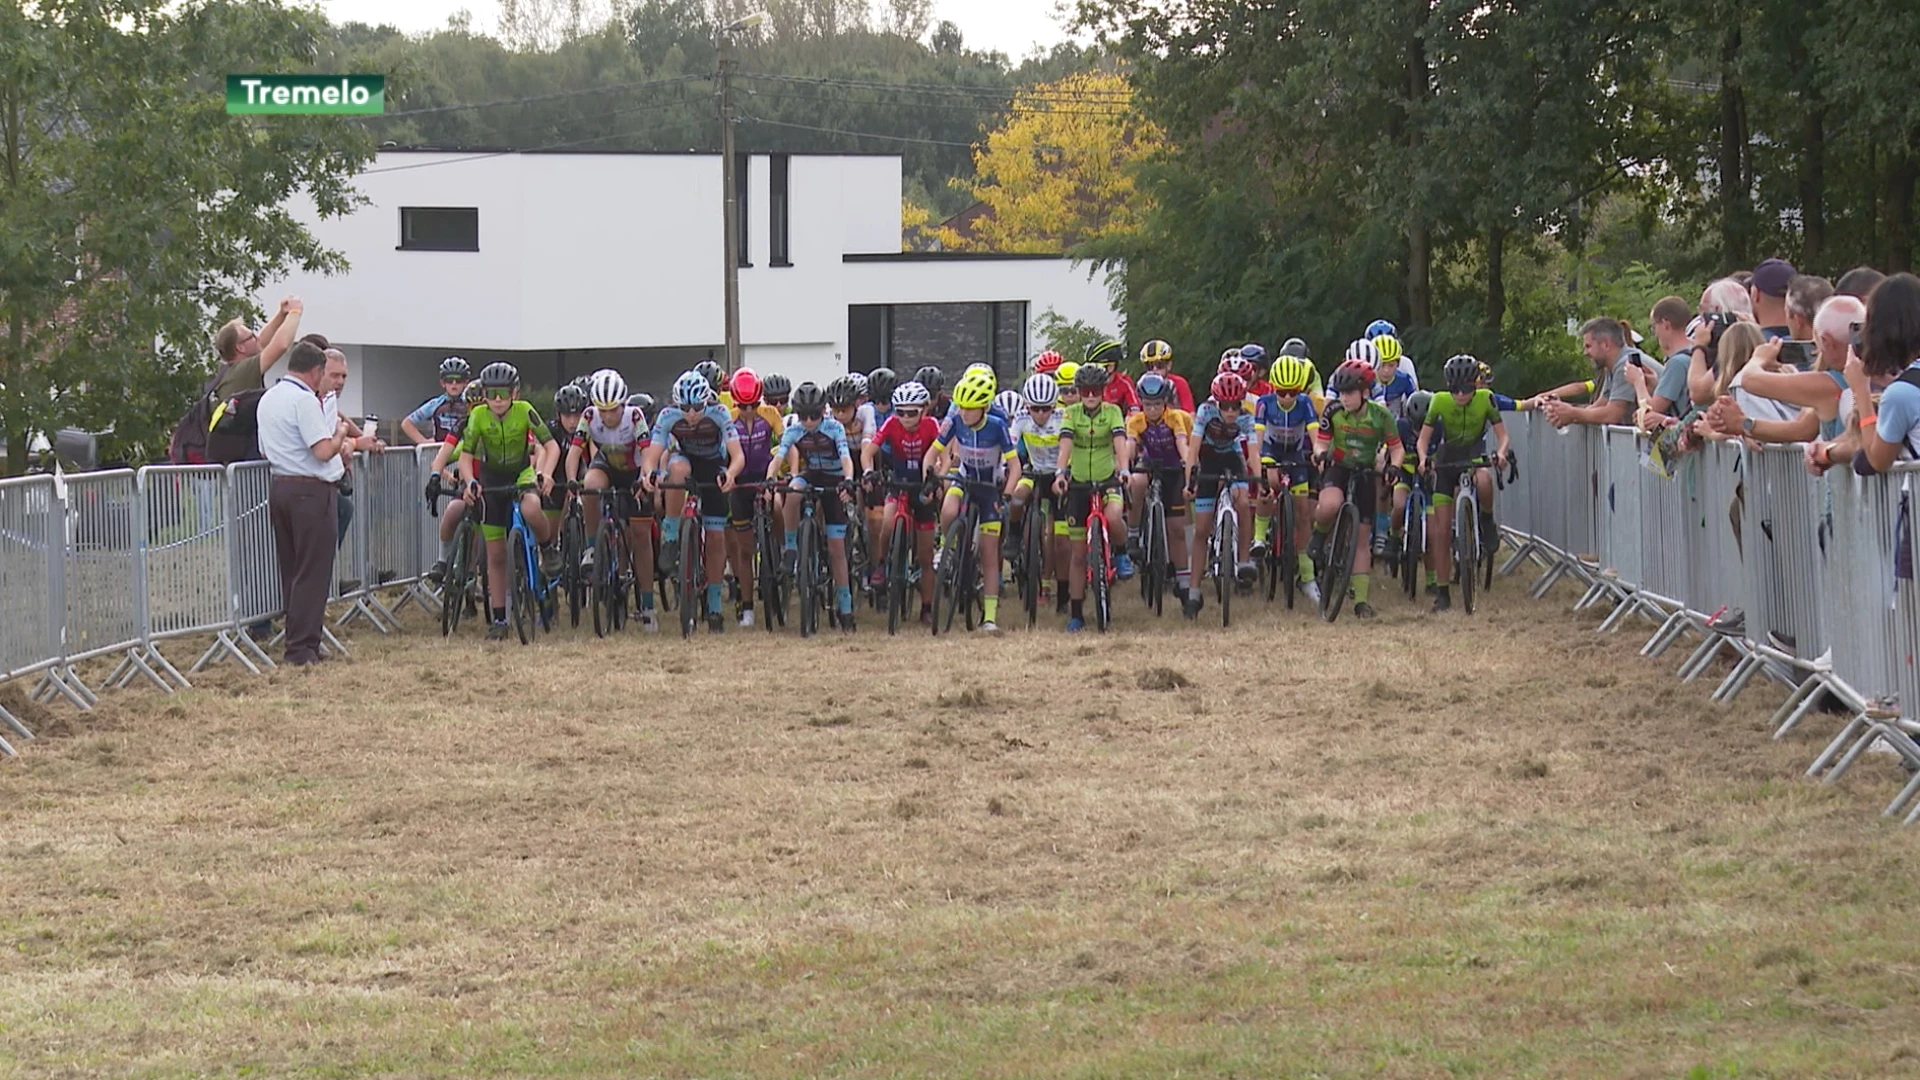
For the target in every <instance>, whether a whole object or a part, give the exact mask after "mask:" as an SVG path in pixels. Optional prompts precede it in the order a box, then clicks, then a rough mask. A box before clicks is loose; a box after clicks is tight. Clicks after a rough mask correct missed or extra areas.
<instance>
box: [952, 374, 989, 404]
mask: <svg viewBox="0 0 1920 1080" xmlns="http://www.w3.org/2000/svg"><path fill="white" fill-rule="evenodd" d="M999 389H1000V381H999V380H998V379H995V378H994V377H993V369H992V368H988V367H984V366H982V367H970V368H968V369H967V370H966V373H965V374H963V375H961V376H960V381H959V382H957V383H954V384H953V403H954V404H955V405H958V406H959V407H960V408H962V409H984V408H986V407H987V406H988V405H991V404H993V395H994V393H995V392H996V391H998V390H999Z"/></svg>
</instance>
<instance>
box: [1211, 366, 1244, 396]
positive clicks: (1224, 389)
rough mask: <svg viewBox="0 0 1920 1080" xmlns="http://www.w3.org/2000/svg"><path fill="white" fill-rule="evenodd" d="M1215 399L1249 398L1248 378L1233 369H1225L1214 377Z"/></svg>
mask: <svg viewBox="0 0 1920 1080" xmlns="http://www.w3.org/2000/svg"><path fill="white" fill-rule="evenodd" d="M1213 400H1215V401H1245V400H1247V380H1246V379H1244V378H1242V377H1241V376H1240V375H1238V374H1236V373H1234V372H1231V371H1223V372H1221V373H1220V374H1218V375H1215V376H1214V377H1213Z"/></svg>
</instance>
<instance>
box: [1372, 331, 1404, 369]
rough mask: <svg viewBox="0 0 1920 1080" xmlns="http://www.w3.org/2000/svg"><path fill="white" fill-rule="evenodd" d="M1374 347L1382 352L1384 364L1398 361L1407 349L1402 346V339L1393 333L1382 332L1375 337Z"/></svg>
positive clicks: (1381, 358) (1381, 359)
mask: <svg viewBox="0 0 1920 1080" xmlns="http://www.w3.org/2000/svg"><path fill="white" fill-rule="evenodd" d="M1373 348H1374V351H1375V352H1377V353H1379V354H1380V362H1381V363H1383V364H1392V363H1397V362H1398V361H1399V359H1400V357H1402V356H1404V355H1405V351H1404V350H1402V349H1401V348H1400V339H1399V338H1397V337H1394V336H1393V335H1392V334H1381V335H1380V336H1379V337H1377V338H1374V339H1373Z"/></svg>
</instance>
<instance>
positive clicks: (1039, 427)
mask: <svg viewBox="0 0 1920 1080" xmlns="http://www.w3.org/2000/svg"><path fill="white" fill-rule="evenodd" d="M1061 427H1062V423H1061V419H1060V410H1059V409H1055V410H1053V411H1052V412H1050V413H1048V414H1047V422H1046V423H1045V424H1042V423H1040V422H1039V421H1037V420H1035V419H1034V418H1033V414H1032V413H1021V414H1020V415H1019V416H1016V417H1014V418H1013V438H1014V441H1015V442H1016V443H1018V444H1019V446H1020V460H1021V462H1022V463H1023V467H1024V469H1025V471H1027V472H1030V473H1043V474H1045V475H1048V476H1052V475H1053V474H1054V473H1055V472H1056V471H1058V470H1059V468H1060V430H1061Z"/></svg>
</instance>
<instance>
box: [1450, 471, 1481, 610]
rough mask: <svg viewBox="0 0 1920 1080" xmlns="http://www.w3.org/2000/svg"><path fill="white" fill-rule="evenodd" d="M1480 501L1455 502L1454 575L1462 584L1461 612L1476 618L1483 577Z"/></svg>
mask: <svg viewBox="0 0 1920 1080" xmlns="http://www.w3.org/2000/svg"><path fill="white" fill-rule="evenodd" d="M1479 540H1480V500H1479V499H1476V498H1474V497H1473V496H1472V495H1464V496H1461V497H1460V498H1457V499H1455V500H1453V573H1454V576H1455V577H1456V578H1458V579H1459V581H1460V610H1461V611H1463V612H1465V613H1467V614H1468V615H1471V614H1473V598H1474V597H1473V594H1474V591H1475V589H1476V588H1477V587H1478V586H1479V584H1480V582H1479V580H1478V579H1479V576H1480V543H1479Z"/></svg>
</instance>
